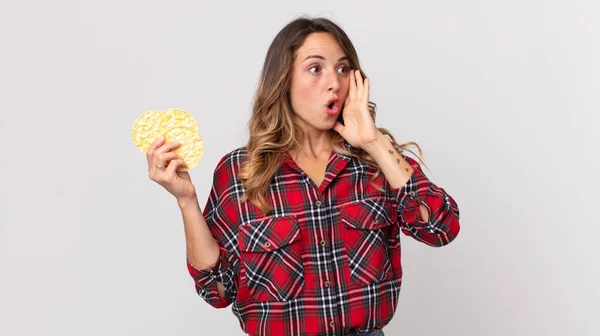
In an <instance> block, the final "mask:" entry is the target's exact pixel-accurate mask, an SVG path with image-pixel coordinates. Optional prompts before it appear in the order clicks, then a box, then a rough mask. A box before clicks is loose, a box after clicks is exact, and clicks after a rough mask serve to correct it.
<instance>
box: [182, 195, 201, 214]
mask: <svg viewBox="0 0 600 336" xmlns="http://www.w3.org/2000/svg"><path fill="white" fill-rule="evenodd" d="M177 205H178V206H179V208H180V209H181V210H185V209H186V208H189V207H193V206H199V204H198V197H197V196H196V192H194V194H193V195H191V196H186V197H179V198H177Z"/></svg>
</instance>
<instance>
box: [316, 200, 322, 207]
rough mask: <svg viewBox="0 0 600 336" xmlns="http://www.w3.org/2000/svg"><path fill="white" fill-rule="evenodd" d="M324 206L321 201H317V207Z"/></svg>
mask: <svg viewBox="0 0 600 336" xmlns="http://www.w3.org/2000/svg"><path fill="white" fill-rule="evenodd" d="M322 204H323V203H322V202H321V201H316V202H315V205H316V206H318V207H320V206H321V205H322Z"/></svg>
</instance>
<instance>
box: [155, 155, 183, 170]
mask: <svg viewBox="0 0 600 336" xmlns="http://www.w3.org/2000/svg"><path fill="white" fill-rule="evenodd" d="M174 159H181V157H180V156H179V155H177V153H175V152H166V153H162V154H160V155H158V156H157V158H156V162H155V163H156V165H158V166H161V167H166V166H167V164H168V163H169V161H171V160H174Z"/></svg>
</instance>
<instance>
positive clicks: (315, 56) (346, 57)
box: [302, 55, 350, 62]
mask: <svg viewBox="0 0 600 336" xmlns="http://www.w3.org/2000/svg"><path fill="white" fill-rule="evenodd" d="M309 58H318V59H322V60H324V59H325V57H323V56H321V55H308V56H306V58H305V59H304V61H306V60H307V59H309ZM345 60H348V61H349V60H350V57H348V56H346V55H344V56H342V57H340V59H338V62H341V61H345ZM304 61H302V62H304Z"/></svg>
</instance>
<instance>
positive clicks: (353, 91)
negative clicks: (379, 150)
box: [333, 70, 379, 149]
mask: <svg viewBox="0 0 600 336" xmlns="http://www.w3.org/2000/svg"><path fill="white" fill-rule="evenodd" d="M369 95H370V86H369V79H368V78H365V80H364V81H363V79H362V76H361V74H360V70H351V72H350V90H349V92H348V97H347V98H346V101H345V102H344V109H343V110H342V112H341V113H342V118H343V119H344V125H342V124H341V123H340V122H339V121H337V122H336V124H335V125H334V126H333V129H334V130H335V131H336V132H338V133H339V134H340V135H341V136H342V137H343V138H344V139H346V141H347V142H348V143H349V144H350V145H352V146H353V147H356V148H362V149H365V148H366V147H368V146H369V145H371V144H373V143H375V141H377V135H378V133H379V131H378V130H377V128H376V127H375V122H374V121H373V118H372V117H371V114H370V113H369Z"/></svg>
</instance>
